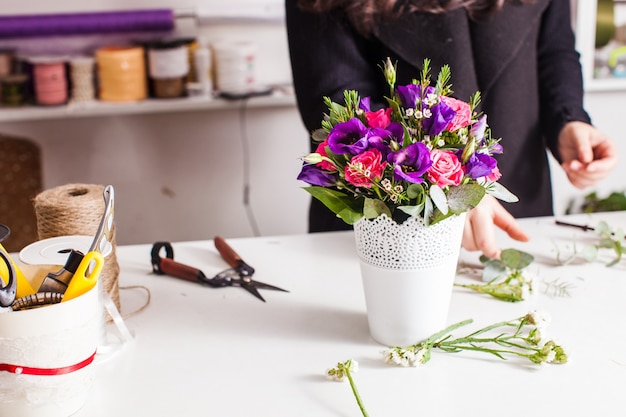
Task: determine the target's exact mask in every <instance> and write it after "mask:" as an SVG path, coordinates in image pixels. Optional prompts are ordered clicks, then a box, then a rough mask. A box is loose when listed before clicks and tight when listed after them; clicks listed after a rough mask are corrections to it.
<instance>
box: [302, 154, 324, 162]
mask: <svg viewBox="0 0 626 417" xmlns="http://www.w3.org/2000/svg"><path fill="white" fill-rule="evenodd" d="M302 160H303V161H304V162H305V163H307V164H312V165H315V164H319V163H320V162H322V161H323V160H324V158H323V157H322V155H320V154H319V153H317V152H313V153H310V154H308V155H305V156H303V157H302Z"/></svg>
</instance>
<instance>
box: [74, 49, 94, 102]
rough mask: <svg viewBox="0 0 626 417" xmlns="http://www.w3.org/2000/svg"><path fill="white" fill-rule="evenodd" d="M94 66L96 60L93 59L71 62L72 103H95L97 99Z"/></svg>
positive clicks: (82, 58)
mask: <svg viewBox="0 0 626 417" xmlns="http://www.w3.org/2000/svg"><path fill="white" fill-rule="evenodd" d="M94 66H95V59H94V58H92V57H78V58H73V59H72V60H70V80H71V85H72V101H74V102H80V101H93V100H94V99H95V97H96V88H95V85H94Z"/></svg>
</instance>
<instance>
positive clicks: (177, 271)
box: [151, 242, 206, 282]
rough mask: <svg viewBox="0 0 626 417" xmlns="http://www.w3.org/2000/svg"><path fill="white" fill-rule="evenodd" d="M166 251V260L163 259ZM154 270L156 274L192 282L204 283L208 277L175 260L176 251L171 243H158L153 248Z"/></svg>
mask: <svg viewBox="0 0 626 417" xmlns="http://www.w3.org/2000/svg"><path fill="white" fill-rule="evenodd" d="M161 250H165V258H162V257H161ZM151 257H152V270H153V271H154V273H155V274H159V275H171V276H173V277H176V278H181V279H184V280H187V281H192V282H198V281H200V282H204V280H205V279H206V276H205V275H204V273H203V272H202V271H200V270H199V269H197V268H194V267H191V266H188V265H184V264H181V263H179V262H176V261H175V260H174V249H173V248H172V245H171V244H170V243H169V242H156V243H155V244H154V245H153V246H152V253H151Z"/></svg>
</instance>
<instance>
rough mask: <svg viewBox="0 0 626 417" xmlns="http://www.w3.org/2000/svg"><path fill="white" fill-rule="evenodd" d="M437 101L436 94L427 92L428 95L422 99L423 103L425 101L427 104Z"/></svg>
mask: <svg viewBox="0 0 626 417" xmlns="http://www.w3.org/2000/svg"><path fill="white" fill-rule="evenodd" d="M437 101H438V97H437V94H433V93H431V94H428V96H426V99H425V100H424V103H426V104H427V105H428V106H434V105H435V104H437Z"/></svg>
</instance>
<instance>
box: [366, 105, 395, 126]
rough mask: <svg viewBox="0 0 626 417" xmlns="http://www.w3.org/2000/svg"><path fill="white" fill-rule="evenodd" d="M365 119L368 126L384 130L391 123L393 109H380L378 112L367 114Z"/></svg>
mask: <svg viewBox="0 0 626 417" xmlns="http://www.w3.org/2000/svg"><path fill="white" fill-rule="evenodd" d="M365 118H366V119H367V124H368V126H369V127H371V128H376V127H380V128H382V129H385V128H387V126H389V124H390V123H391V109H389V108H387V109H380V110H378V111H368V112H365Z"/></svg>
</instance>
